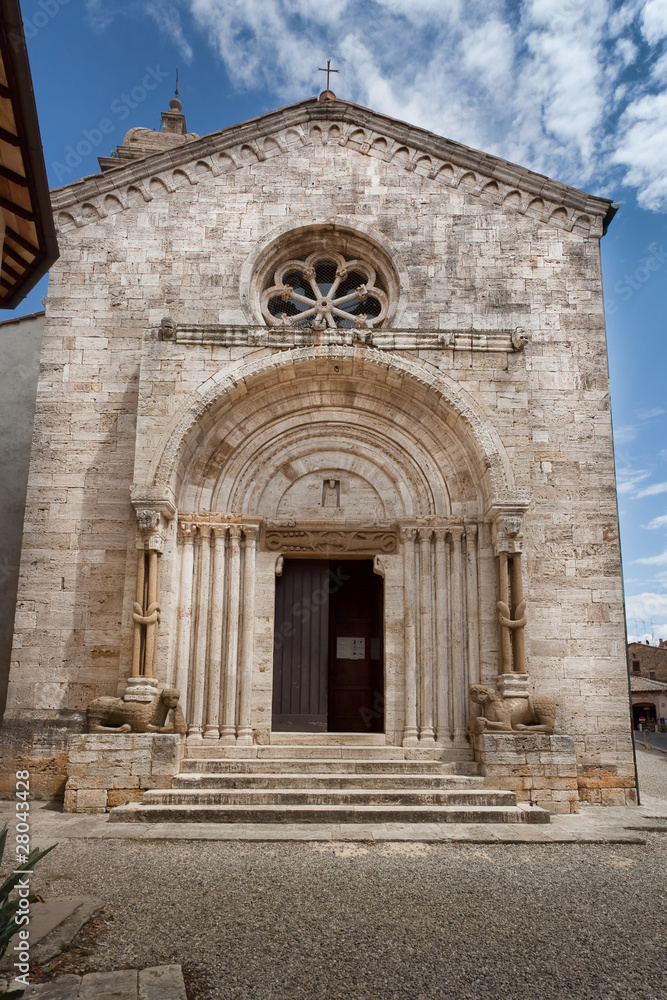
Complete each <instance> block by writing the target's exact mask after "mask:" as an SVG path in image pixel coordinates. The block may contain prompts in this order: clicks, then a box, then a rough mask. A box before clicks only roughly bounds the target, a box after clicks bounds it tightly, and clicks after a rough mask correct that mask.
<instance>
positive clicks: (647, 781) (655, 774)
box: [637, 747, 667, 799]
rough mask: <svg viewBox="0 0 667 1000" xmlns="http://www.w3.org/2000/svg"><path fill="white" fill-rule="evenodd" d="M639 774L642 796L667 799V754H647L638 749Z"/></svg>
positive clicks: (654, 752) (656, 751) (657, 752)
mask: <svg viewBox="0 0 667 1000" xmlns="http://www.w3.org/2000/svg"><path fill="white" fill-rule="evenodd" d="M637 773H638V774H639V794H640V796H641V794H642V792H643V793H644V794H645V795H652V796H653V797H654V798H656V799H667V753H662V752H661V751H660V750H652V751H651V752H650V753H647V752H646V751H645V750H642V749H640V748H639V747H638V748H637Z"/></svg>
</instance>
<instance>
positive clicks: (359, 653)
mask: <svg viewBox="0 0 667 1000" xmlns="http://www.w3.org/2000/svg"><path fill="white" fill-rule="evenodd" d="M365 658H366V640H365V639H356V638H354V637H353V636H339V637H338V638H337V639H336V659H337V660H364V659H365Z"/></svg>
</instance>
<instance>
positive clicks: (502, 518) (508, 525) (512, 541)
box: [493, 512, 523, 555]
mask: <svg viewBox="0 0 667 1000" xmlns="http://www.w3.org/2000/svg"><path fill="white" fill-rule="evenodd" d="M522 528H523V518H522V516H521V514H520V513H518V512H517V513H512V512H508V513H506V514H500V515H499V516H498V517H497V518H496V519H495V521H494V522H493V547H494V549H495V553H496V555H498V554H499V553H500V552H507V553H508V554H510V555H511V554H513V553H515V552H521V551H522V550H523V535H522Z"/></svg>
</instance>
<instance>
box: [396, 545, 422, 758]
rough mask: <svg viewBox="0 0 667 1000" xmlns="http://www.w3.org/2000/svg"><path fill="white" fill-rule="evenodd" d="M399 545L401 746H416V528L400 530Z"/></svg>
mask: <svg viewBox="0 0 667 1000" xmlns="http://www.w3.org/2000/svg"><path fill="white" fill-rule="evenodd" d="M400 532H401V542H402V545H403V603H404V608H405V728H404V730H403V746H405V747H407V746H418V744H419V730H418V729H417V635H416V613H415V588H416V585H417V579H416V574H415V539H416V537H417V529H416V528H401V529H400Z"/></svg>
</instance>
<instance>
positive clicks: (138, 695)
mask: <svg viewBox="0 0 667 1000" xmlns="http://www.w3.org/2000/svg"><path fill="white" fill-rule="evenodd" d="M159 693H160V691H159V688H158V682H157V678H156V677H128V678H127V687H126V688H125V694H124V695H123V701H143V702H149V701H152V700H153V698H157V696H158V694H159Z"/></svg>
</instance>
